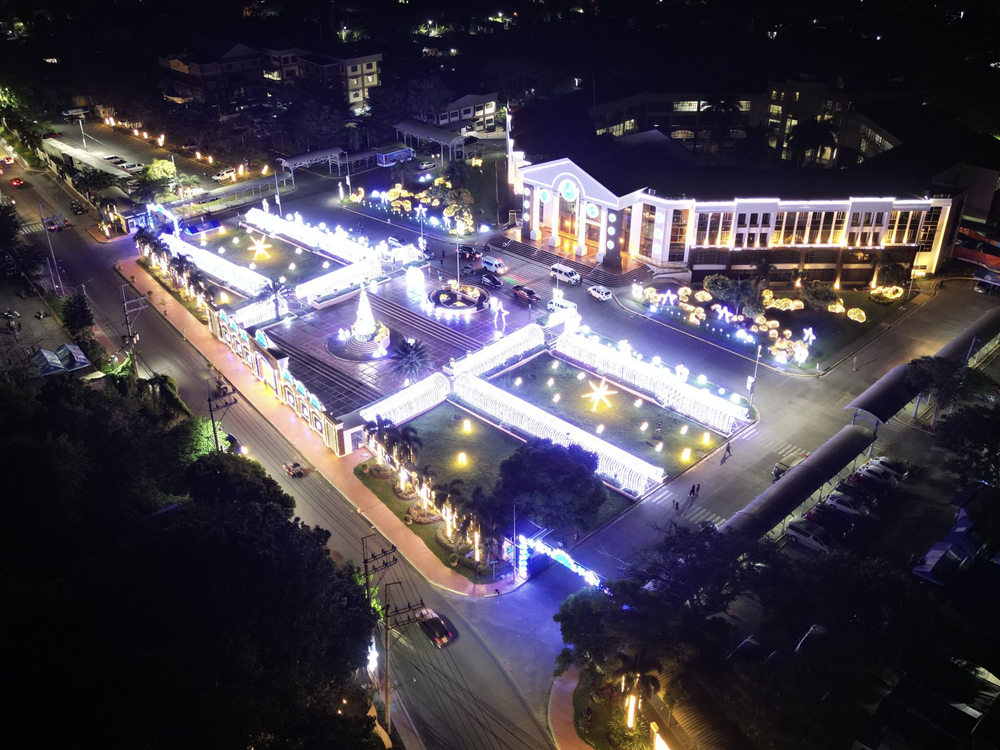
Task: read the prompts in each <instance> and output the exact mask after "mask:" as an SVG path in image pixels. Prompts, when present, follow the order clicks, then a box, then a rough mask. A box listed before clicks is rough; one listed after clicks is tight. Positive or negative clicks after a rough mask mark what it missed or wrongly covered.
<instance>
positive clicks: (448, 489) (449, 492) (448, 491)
mask: <svg viewBox="0 0 1000 750" xmlns="http://www.w3.org/2000/svg"><path fill="white" fill-rule="evenodd" d="M462 484H463V483H462V480H461V479H452V480H451V481H450V482H441V483H439V484H435V485H434V486H433V487H432V488H431V489H433V490H434V507H435V508H437V509H438V510H443V509H444V507H445V506H446V505H450V506H451V507H452V508H454V507H455V506H457V505H460V504H461V503H462V502H464V497H463V496H462Z"/></svg>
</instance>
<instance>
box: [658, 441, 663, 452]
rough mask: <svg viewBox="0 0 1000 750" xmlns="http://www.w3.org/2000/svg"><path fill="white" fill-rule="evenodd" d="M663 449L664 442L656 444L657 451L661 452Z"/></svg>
mask: <svg viewBox="0 0 1000 750" xmlns="http://www.w3.org/2000/svg"><path fill="white" fill-rule="evenodd" d="M662 450H663V443H657V444H656V452H657V453H659V452H660V451H662Z"/></svg>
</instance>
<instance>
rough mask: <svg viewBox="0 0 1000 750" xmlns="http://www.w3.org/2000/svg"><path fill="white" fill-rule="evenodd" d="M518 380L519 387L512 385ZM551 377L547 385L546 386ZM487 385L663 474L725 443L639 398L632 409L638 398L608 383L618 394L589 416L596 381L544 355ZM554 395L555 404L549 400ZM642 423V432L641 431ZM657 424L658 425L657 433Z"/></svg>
mask: <svg viewBox="0 0 1000 750" xmlns="http://www.w3.org/2000/svg"><path fill="white" fill-rule="evenodd" d="M554 363H558V368H557V369H555V370H553V369H552V366H553V364H554ZM581 373H582V374H583V378H582V379H580V374H581ZM518 379H520V381H521V384H520V385H516V383H517V380H518ZM550 379H551V380H552V385H551V386H550V385H549V384H548V383H549V380H550ZM492 382H493V384H494V385H496V386H498V387H500V388H503V389H504V390H505V391H508V392H509V393H512V394H515V395H516V396H518V397H519V398H522V399H524V400H526V401H528V402H530V403H533V404H535V405H537V406H539V407H541V408H542V409H544V410H545V411H547V412H549V413H551V414H553V415H554V416H557V417H559V418H560V419H563V420H565V421H567V422H569V423H570V424H572V425H575V426H576V427H579V428H581V429H584V430H588V431H592V432H594V433H595V434H597V435H599V437H601V438H603V439H604V440H606V441H608V442H609V443H611V444H612V445H615V446H617V447H619V448H621V449H622V450H625V451H628V452H629V453H631V454H632V455H633V456H635V457H637V458H641V459H642V460H643V461H647V462H649V463H651V464H653V465H654V466H662V467H663V469H664V471H665V472H666V473H667V475H668V476H675V475H676V474H679V473H680V472H681V471H682V470H683V469H684V468H686V467H687V466H690V465H691V464H692V463H694V462H695V461H697V460H698V459H699V458H701V457H702V456H704V455H705V454H706V453H708V452H709V451H711V450H713V449H714V448H716V447H717V446H718V445H719V444H720V443H722V442H724V439H723V437H722V436H721V435H719V434H718V433H716V432H714V431H712V430H710V429H708V428H707V427H705V426H703V425H700V424H698V423H697V422H694V421H692V420H690V419H686V418H685V417H682V416H681V415H679V414H677V413H676V412H673V411H669V410H667V409H663V408H662V407H660V406H658V405H657V404H655V403H654V402H652V401H647V400H645V399H640V400H638V403H639V406H638V407H637V406H635V403H636V402H637V397H636V396H635V395H634V394H631V393H628V392H627V391H624V390H623V389H622V388H621V387H619V386H617V385H615V384H612V383H610V382H609V384H608V385H609V387H610V388H611V389H612V390H615V391H618V393H615V394H613V395H610V396H609V397H608V400H609V401H610V402H611V407H610V408H609V407H608V406H607V405H605V404H604V403H601V404H600V405H598V407H597V411H596V412H594V411H593V410H592V402H591V400H590V399H587V398H584V395H586V394H589V393H591V387H590V384H591V383H593V384H594V385H595V386H596V385H599V384H600V382H601V379H600V378H599V377H598V376H596V375H594V374H592V373H589V372H585V371H584V370H581V369H579V368H577V367H575V366H573V365H570V364H568V363H567V362H564V361H562V360H559V359H556V358H555V357H553V356H552V355H550V354H548V353H545V354H540V355H538V356H537V357H535V358H534V359H532V360H530V361H528V362H526V363H525V364H523V365H521V366H520V367H517V368H516V369H514V370H511V371H510V372H507V373H504V374H503V375H501V376H499V377H497V378H494V379H493V381H492ZM556 394H558V395H559V401H558V402H555V401H553V398H554V396H555V395H556ZM643 424H645V425H646V429H645V430H642V429H641V427H642V425H643ZM599 425H604V430H603V431H602V432H600V433H598V432H597V428H598V426H599ZM657 425H662V429H661V431H660V434H659V435H657V429H656V428H657ZM682 431H683V432H682ZM706 436H707V439H706ZM660 443H662V445H663V447H662V449H661V450H660V451H657V450H656V446H657V445H659V444H660ZM685 448H689V449H690V455H689V457H688V459H687V460H685V459H684V458H683V452H684V449H685Z"/></svg>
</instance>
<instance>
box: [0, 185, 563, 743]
mask: <svg viewBox="0 0 1000 750" xmlns="http://www.w3.org/2000/svg"><path fill="white" fill-rule="evenodd" d="M7 176H8V177H11V176H23V178H24V180H25V182H26V185H25V186H24V187H22V188H20V189H18V191H17V193H16V195H17V199H18V204H17V205H18V209H19V211H23V210H25V209H26V208H28V207H31V206H37V205H38V203H39V202H42V203H44V204H46V205H47V206H49V207H56V210H58V206H60V205H67V204H68V201H69V200H70V197H69V195H68V194H67V193H66V192H65V191H64V189H63V188H62V186H60V185H57V184H56V183H55V181H54V180H52V179H51V178H50V177H49V176H48V175H47V174H42V173H30V174H25V173H23V171H22V170H19V169H18V170H16V171H10V170H9V171H8V175H7ZM49 212H52V211H51V209H47V213H49ZM25 218H26V219H27V220H28V221H30V218H31V215H30V214H26V216H25ZM37 239H38V240H39V241H41V242H42V243H44V242H45V238H44V237H38V238H37ZM52 246H53V250H54V252H55V254H56V256H57V258H58V259H59V261H60V263H61V265H62V268H63V269H64V270H63V272H62V278H63V284H64V287H65V288H66V289H67V290H68V289H70V288H71V287H74V286H78V285H80V284H84V285H85V287H86V292H87V296H88V298H89V300H90V303H91V306H92V308H93V310H94V314H95V319H96V322H97V324H98V325H99V326H100V327H101V328H102V329H104V331H105V332H106V333H107V334H108V336H109V338H110V339H111V340H112V341H120V340H121V336H122V334H123V333H124V314H123V311H122V304H121V284H122V281H121V279H120V277H119V276H118V275H117V274H116V273H115V272H114V270H113V267H114V264H115V262H116V260H117V259H119V258H123V257H126V256H131V255H134V252H135V251H134V246H133V245H132V243H131V242H130V241H129V240H120V241H116V242H114V243H110V244H99V243H97V242H96V241H94V240H93V239H92V238H90V236H89V235H87V234H86V233H85V232H84V231H83V222H80V226H78V227H77V226H75V227H73V228H71V229H67V230H65V231H62V232H58V233H54V234H53V235H52ZM143 291H145V290H143ZM130 294H131V292H130ZM158 294H159V291H157V292H156V294H154V301H155V299H156V296H157V295H158ZM134 327H135V330H136V331H137V332H138V333H139V337H140V339H139V344H138V349H139V354H140V364H141V366H142V367H143V369H144V370H146V371H147V372H157V373H164V374H167V375H170V376H171V377H173V378H174V379H175V380H176V381H177V384H178V388H179V391H180V394H181V396H182V398H183V399H184V400H185V402H186V403H187V404H188V405H189V406H190V407H191V409H192V410H193V411H194V412H195V413H196V414H201V415H203V416H207V415H208V409H207V402H206V396H207V390H206V384H205V381H206V380H207V378H208V375H209V371H208V368H207V366H206V363H205V360H204V359H203V358H202V357H201V355H200V354H198V353H197V352H196V351H195V350H194V349H193V348H192V347H191V346H190V345H188V344H186V343H185V342H184V340H183V339H182V338H181V336H180V335H179V334H178V333H177V331H175V330H174V328H173V327H172V326H171V325H170V324H169V323H168V322H167V321H166V320H165V319H164V318H163V317H162V316H161V315H160V314H159V313H157V312H154V311H153V310H146V311H144V312H142V313H140V314H139V315H138V317H136V318H135V320H134ZM220 430H221V432H223V433H225V432H232V433H234V434H235V435H236V436H237V437H239V439H240V440H241V441H242V442H243V443H244V444H246V445H247V446H248V447H249V448H250V455H251V456H252V457H253V458H255V459H256V460H258V461H260V462H261V464H262V465H263V466H264V467H265V468H266V469H267V471H268V473H269V474H271V476H273V477H275V479H276V480H277V481H278V482H279V483H280V484H281V485H282V486H283V487H284V489H285V490H286V491H288V492H289V494H291V495H292V496H293V497H294V498H295V499H296V504H297V514H298V515H299V516H300V517H301V518H302V519H303V520H304V521H305V522H307V523H310V524H315V525H320V526H322V527H324V528H326V529H329V530H330V531H331V534H332V535H331V539H330V547H331V548H332V549H333V550H335V551H336V554H337V555H338V556H340V557H342V558H344V559H353V560H360V559H361V542H360V538H361V537H362V536H366V535H369V534H372V533H373V532H372V529H371V527H370V525H369V524H368V523H367V522H366V521H365V520H364V519H363V518H362V517H361V516H359V515H358V514H357V513H356V512H355V511H354V510H353V509H352V507H351V506H350V505H349V503H348V502H347V501H346V499H345V498H344V497H343V496H342V495H341V494H340V493H339V492H338V491H337V490H336V489H335V488H333V487H332V486H331V485H330V484H329V483H328V482H327V481H326V480H325V479H323V478H321V477H319V476H317V475H315V474H309V475H307V476H306V477H305V478H303V479H291V478H289V477H287V476H286V475H285V473H284V472H283V470H282V468H281V465H282V464H283V463H284V462H286V461H295V460H297V461H299V462H301V463H305V459H304V458H303V457H302V456H301V455H298V454H297V453H296V452H295V450H294V449H293V448H292V446H291V445H290V444H289V442H288V441H287V440H286V439H285V438H284V437H283V436H282V435H281V433H280V432H279V431H278V430H277V429H276V428H275V427H273V426H272V425H271V424H270V423H268V422H267V421H265V420H264V419H263V417H261V416H260V415H259V414H258V413H257V412H256V411H254V410H253V409H252V408H250V407H249V406H247V405H246V404H244V403H242V401H241V402H240V403H238V404H237V405H236V406H233V407H231V408H230V409H228V410H227V411H226V412H225V413H224V415H223V416H222V420H221V427H220ZM372 542H373V544H376V545H378V546H388V544H387V543H386V542H385V540H383V539H380V538H375V539H373V540H372ZM376 548H377V547H376ZM390 581H395V582H399V583H400V584H401V585H400V586H399V587H395V588H394V591H393V597H394V600H396V597H398V601H399V602H400V603H401V602H403V601H406V602H410V603H415V602H418V601H420V600H423V601H424V602H425V604H426V605H427V606H430V607H432V608H433V609H435V610H436V611H438V612H440V613H441V614H442V615H444V616H445V617H446V618H448V619H449V620H450V621H451V622H452V623H453V624H454V626H455V628H456V629H457V632H458V634H459V637H458V639H457V640H456V641H455V642H454V643H452V644H450V645H449V646H448V647H447V648H445V649H443V650H441V651H438V649H436V648H435V647H434V646H433V644H432V643H431V642H430V641H429V640H428V639H427V638H426V636H425V635H424V634H423V632H422V631H421V630H419V628H418V627H417V626H415V625H411V626H408V627H407V629H406V630H405V631H404V632H402V633H399V634H398V635H396V636H395V638H396V639H397V643H396V648H395V649H394V651H393V659H394V661H393V672H392V674H393V675H394V676H393V684H394V685H395V686H396V688H395V692H394V697H395V698H396V699H397V700H398V699H400V698H401V699H402V702H403V703H404V704H405V705H406V706H407V707H408V708H409V710H410V712H411V714H412V715H413V716H414V718H415V720H416V721H417V723H418V725H419V726H420V729H421V732H422V734H423V736H424V738H425V742H426V744H427V747H428V748H440V749H441V750H451V748H483V749H484V750H485V749H486V748H489V749H490V750H496V749H499V748H525V749H526V750H527V749H534V748H548V747H550V744H549V740H548V732H547V730H546V729H545V728H544V727H545V724H544V703H539V702H538V701H537V698H538V696H532V698H535V700H533V705H532V706H531V707H529V706H528V705H527V703H526V702H525V700H524V699H522V694H521V693H520V692H519V691H518V690H517V689H516V688H515V686H514V684H513V682H512V681H511V679H510V678H509V676H508V674H507V673H506V672H505V670H504V668H503V662H501V660H500V659H499V658H495V656H494V653H495V648H496V646H495V644H494V642H493V639H492V638H490V637H489V634H486V638H485V639H484V638H482V637H480V635H479V634H478V633H477V628H476V627H474V625H473V623H475V625H476V626H479V627H480V628H481V627H482V625H483V624H484V623H489V622H492V621H493V620H494V618H496V619H497V620H498V621H502V622H507V623H509V622H513V621H516V619H517V616H516V615H515V614H512V613H513V611H515V610H516V609H517V608H518V606H519V604H518V596H517V595H514V596H511V597H504V598H503V599H499V600H497V599H489V600H476V601H471V600H468V601H467V600H463V599H462V598H461V597H455V596H452V595H450V594H446V593H443V592H440V591H438V590H437V589H435V588H434V587H432V586H430V585H429V584H428V583H426V581H424V579H423V578H422V577H421V576H420V575H419V573H417V572H416V571H414V570H413V569H412V568H410V566H409V565H408V564H407V563H406V562H405V561H404V560H402V559H400V560H399V562H398V563H397V564H396V565H395V566H393V567H392V568H390V569H389V571H388V573H387V574H386V577H385V579H384V580H383V581H381V582H380V583H381V585H385V583H388V582H390ZM487 641H488V642H489V643H491V645H493V648H492V649H491V648H489V647H487V646H486V642H487ZM379 650H380V652H381V650H382V649H381V648H380V649H379ZM549 663H551V662H549ZM549 669H551V667H549Z"/></svg>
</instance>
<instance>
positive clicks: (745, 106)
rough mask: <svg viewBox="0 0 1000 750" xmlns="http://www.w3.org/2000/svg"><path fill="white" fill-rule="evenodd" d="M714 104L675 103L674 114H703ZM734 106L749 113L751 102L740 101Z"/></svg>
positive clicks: (698, 102) (695, 102)
mask: <svg viewBox="0 0 1000 750" xmlns="http://www.w3.org/2000/svg"><path fill="white" fill-rule="evenodd" d="M713 104H714V103H713V102H710V101H709V102H700V101H686V102H674V107H673V109H674V112H703V111H705V110H706V109H709V108H711V107H712V106H713ZM733 104H735V105H736V108H737V109H739V111H740V112H749V111H750V101H749V100H746V99H745V100H740V101H736V102H733Z"/></svg>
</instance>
